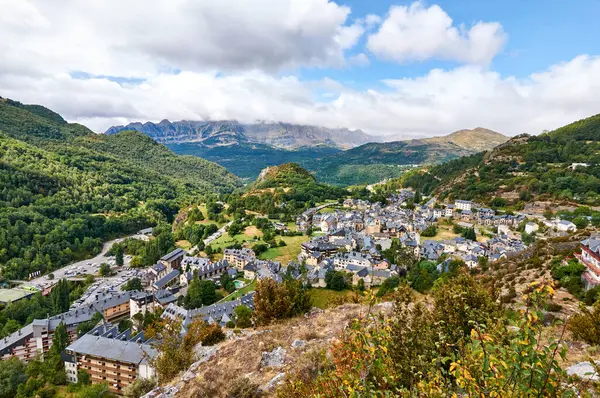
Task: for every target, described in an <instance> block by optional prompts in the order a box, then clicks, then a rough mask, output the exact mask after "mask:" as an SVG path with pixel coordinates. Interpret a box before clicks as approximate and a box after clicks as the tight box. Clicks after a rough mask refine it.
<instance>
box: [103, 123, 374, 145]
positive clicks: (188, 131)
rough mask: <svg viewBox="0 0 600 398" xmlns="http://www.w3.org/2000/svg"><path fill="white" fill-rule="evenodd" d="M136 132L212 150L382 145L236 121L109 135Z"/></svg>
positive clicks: (358, 136) (356, 134)
mask: <svg viewBox="0 0 600 398" xmlns="http://www.w3.org/2000/svg"><path fill="white" fill-rule="evenodd" d="M125 130H136V131H139V132H141V133H144V134H146V135H147V136H149V137H150V138H152V139H154V140H156V141H157V142H159V143H162V144H178V143H191V142H194V143H200V144H202V145H204V146H206V147H208V148H213V147H217V146H227V145H236V144H245V143H255V144H266V145H271V146H273V147H275V148H281V149H288V150H294V149H297V148H300V147H314V146H329V147H334V148H339V149H349V148H352V147H355V146H359V145H362V144H365V143H367V142H372V141H378V140H379V138H378V137H374V136H371V135H368V134H366V133H364V132H363V131H361V130H349V129H346V128H339V129H330V128H326V127H319V126H310V125H298V124H290V123H267V122H262V123H252V124H243V123H239V122H237V121H232V120H223V121H186V120H182V121H178V122H170V121H168V120H166V119H165V120H162V121H161V122H159V123H152V122H146V123H139V122H136V123H130V124H128V125H126V126H115V127H111V128H109V129H108V130H106V132H105V134H108V135H111V134H116V133H118V132H120V131H125Z"/></svg>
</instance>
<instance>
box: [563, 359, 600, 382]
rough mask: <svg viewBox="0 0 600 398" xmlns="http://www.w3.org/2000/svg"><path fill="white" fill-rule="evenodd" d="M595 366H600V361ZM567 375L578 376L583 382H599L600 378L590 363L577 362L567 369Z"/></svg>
mask: <svg viewBox="0 0 600 398" xmlns="http://www.w3.org/2000/svg"><path fill="white" fill-rule="evenodd" d="M596 365H600V361H596ZM567 374H568V375H569V376H579V377H581V378H582V379H584V380H590V379H591V380H599V379H600V377H599V376H598V373H596V369H594V367H593V366H592V364H591V363H590V362H587V361H585V362H579V363H576V364H575V365H573V366H569V367H568V368H567Z"/></svg>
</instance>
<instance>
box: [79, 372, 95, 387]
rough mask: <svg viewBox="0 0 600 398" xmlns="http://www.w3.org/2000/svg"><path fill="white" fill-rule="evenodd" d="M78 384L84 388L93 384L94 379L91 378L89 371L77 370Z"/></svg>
mask: <svg viewBox="0 0 600 398" xmlns="http://www.w3.org/2000/svg"><path fill="white" fill-rule="evenodd" d="M77 384H80V385H82V386H88V385H90V384H92V378H91V377H90V374H89V373H88V372H87V370H85V369H79V370H77Z"/></svg>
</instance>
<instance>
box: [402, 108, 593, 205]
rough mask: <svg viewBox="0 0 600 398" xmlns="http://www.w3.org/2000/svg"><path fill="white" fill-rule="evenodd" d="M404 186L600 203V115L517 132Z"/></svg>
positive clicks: (460, 194) (466, 195) (480, 196)
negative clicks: (532, 131)
mask: <svg viewBox="0 0 600 398" xmlns="http://www.w3.org/2000/svg"><path fill="white" fill-rule="evenodd" d="M403 183H404V185H406V186H412V187H415V188H419V189H421V190H422V191H423V192H425V193H431V192H436V193H438V194H440V195H441V196H442V197H444V196H449V197H452V198H463V199H477V200H481V201H484V202H485V201H491V200H492V199H493V198H494V197H495V196H500V197H505V198H508V199H512V200H514V201H519V200H522V201H526V200H529V199H531V198H542V199H544V198H547V199H558V200H568V201H575V202H578V203H582V204H592V205H594V204H595V205H597V204H600V115H596V116H592V117H589V118H587V119H583V120H580V121H577V122H575V123H572V124H569V125H567V126H564V127H561V128H559V129H557V130H555V131H552V132H549V133H546V134H541V135H539V136H526V135H523V136H518V137H515V138H513V139H511V140H510V141H508V142H507V143H505V144H503V145H500V146H499V147H497V148H496V149H494V150H493V151H491V152H489V153H486V154H483V153H481V154H477V155H473V156H470V157H465V158H460V159H456V160H452V161H450V162H447V163H444V164H442V165H439V166H435V167H432V168H430V169H429V170H427V171H425V172H418V173H413V174H411V175H409V176H407V177H406V178H404V181H403Z"/></svg>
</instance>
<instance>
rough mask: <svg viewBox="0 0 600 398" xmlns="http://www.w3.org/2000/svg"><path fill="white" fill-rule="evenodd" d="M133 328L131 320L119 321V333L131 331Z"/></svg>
mask: <svg viewBox="0 0 600 398" xmlns="http://www.w3.org/2000/svg"><path fill="white" fill-rule="evenodd" d="M132 327H133V322H132V321H131V319H121V320H120V321H119V333H123V332H124V331H126V330H127V329H131V328H132Z"/></svg>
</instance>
